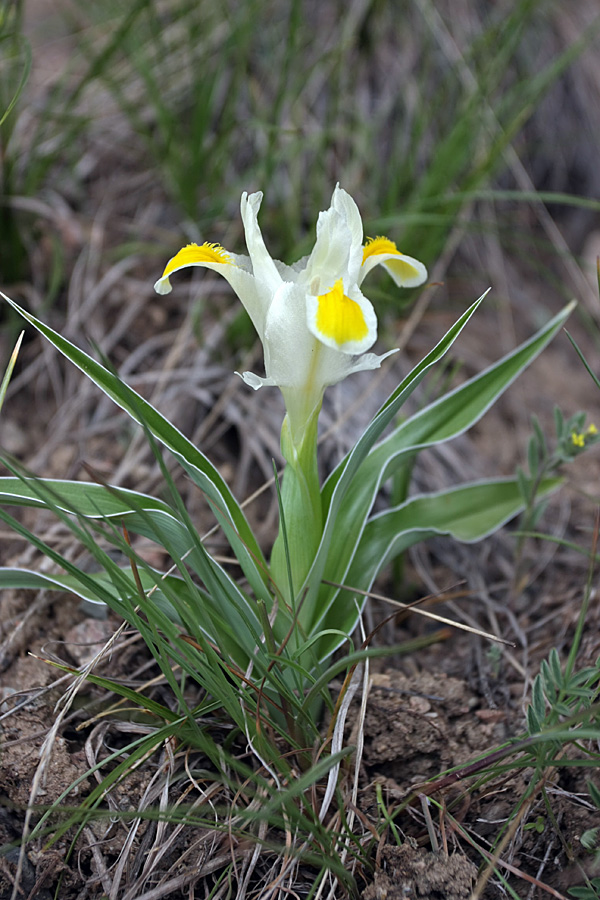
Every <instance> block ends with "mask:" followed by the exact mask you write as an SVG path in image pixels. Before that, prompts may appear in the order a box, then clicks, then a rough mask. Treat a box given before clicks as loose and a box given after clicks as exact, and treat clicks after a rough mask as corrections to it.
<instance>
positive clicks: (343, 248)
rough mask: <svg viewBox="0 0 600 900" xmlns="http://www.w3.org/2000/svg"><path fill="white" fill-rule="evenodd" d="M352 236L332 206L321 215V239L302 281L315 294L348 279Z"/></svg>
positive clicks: (319, 223) (316, 243) (319, 237)
mask: <svg viewBox="0 0 600 900" xmlns="http://www.w3.org/2000/svg"><path fill="white" fill-rule="evenodd" d="M351 246H352V234H351V232H350V228H349V227H348V225H347V224H346V222H345V220H344V218H343V217H342V216H341V215H340V213H339V212H338V211H337V209H333V207H330V208H329V209H327V210H325V212H320V213H319V218H318V220H317V240H316V241H315V246H314V247H313V251H312V253H311V254H310V257H309V259H308V262H307V264H306V269H305V270H304V274H303V276H302V278H300V279H299V280H300V281H304V283H305V284H306V285H307V286H308V288H309V290H310V291H311V293H314V294H320V293H323V291H326V290H328V289H329V288H330V287H331V285H332V284H334V283H335V282H336V281H337V280H338V278H343V277H346V279H347V278H348V263H349V260H350V249H351Z"/></svg>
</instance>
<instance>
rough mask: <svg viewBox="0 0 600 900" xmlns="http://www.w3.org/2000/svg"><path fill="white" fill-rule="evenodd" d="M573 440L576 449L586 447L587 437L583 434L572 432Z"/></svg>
mask: <svg viewBox="0 0 600 900" xmlns="http://www.w3.org/2000/svg"><path fill="white" fill-rule="evenodd" d="M571 440H572V441H573V446H574V447H585V437H584V436H583V435H582V434H577V432H576V431H573V432H571Z"/></svg>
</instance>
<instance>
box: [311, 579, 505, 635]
mask: <svg viewBox="0 0 600 900" xmlns="http://www.w3.org/2000/svg"><path fill="white" fill-rule="evenodd" d="M323 581H324V583H325V584H329V585H331V587H336V588H339V589H340V590H341V591H348V593H350V594H360V595H361V597H369V598H371V599H372V600H382V601H383V602H384V603H390V604H391V605H392V606H395V607H397V608H398V609H400V610H404V611H405V612H415V613H417V614H418V615H420V616H425V618H427V619H433V620H434V621H435V622H441V623H442V624H444V625H451V626H452V627H453V628H458V629H460V630H461V631H468V632H470V633H471V634H476V635H478V636H479V637H482V638H486V640H489V641H495V642H496V643H498V644H508V645H509V646H511V647H512V646H514V644H513V643H512V641H507V640H505V639H504V638H501V637H498V636H497V635H495V634H490V633H489V632H487V631H482V630H481V629H480V628H475V627H474V626H471V625H465V624H464V623H462V622H456V621H454V620H453V619H447V618H446V617H445V616H438V615H437V613H432V612H430V611H429V610H427V609H420V607H419V604H420V603H424V602H426V601H427V600H430V599H431V595H429V596H428V597H423V598H421V599H420V600H415V601H414V603H402V602H401V601H400V600H393V599H392V598H391V597H387V596H386V595H385V594H377V593H375V592H373V591H362V590H360V589H359V588H353V587H351V586H350V585H347V584H339V583H338V582H336V581H327V580H326V579H323ZM457 596H465V592H460V594H450V595H448V596H446V595H445V594H441V595H438V596H437V597H436V600H438V601H443V600H445V599H451V598H455V597H457Z"/></svg>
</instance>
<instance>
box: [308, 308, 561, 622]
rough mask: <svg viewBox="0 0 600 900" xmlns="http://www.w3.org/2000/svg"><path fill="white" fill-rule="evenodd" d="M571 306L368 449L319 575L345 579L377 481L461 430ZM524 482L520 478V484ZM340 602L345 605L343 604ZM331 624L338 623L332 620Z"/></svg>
mask: <svg viewBox="0 0 600 900" xmlns="http://www.w3.org/2000/svg"><path fill="white" fill-rule="evenodd" d="M478 302H479V301H478ZM573 306H574V304H569V305H568V306H566V307H565V308H564V309H563V310H562V311H561V312H560V313H559V314H558V315H557V316H555V317H554V318H553V319H551V320H550V322H548V324H547V325H546V326H545V327H544V328H542V329H541V330H540V331H538V332H537V333H536V334H535V335H533V337H531V338H530V339H529V340H528V341H526V342H525V343H523V344H521V346H520V347H518V348H517V349H516V350H513V351H512V352H511V353H509V354H507V355H506V356H504V357H503V358H502V359H500V360H498V362H496V363H494V364H493V365H491V366H490V367H489V368H488V369H486V370H485V371H484V372H482V373H481V374H479V375H477V376H475V377H474V378H472V379H470V380H469V381H467V382H466V383H465V384H463V385H461V386H460V387H458V388H456V389H455V390H453V391H451V392H450V393H448V394H446V395H445V396H443V397H442V398H440V399H439V400H436V401H435V402H434V403H432V404H430V405H429V406H427V407H426V408H425V409H423V410H421V411H420V412H419V413H417V414H416V415H415V416H413V417H412V418H410V419H408V420H406V421H405V422H402V423H401V424H400V425H398V426H397V428H395V429H394V431H393V432H392V433H391V434H390V435H389V436H388V437H386V438H385V440H383V441H381V443H380V444H378V445H377V446H376V447H374V448H373V449H372V450H371V452H370V453H369V455H368V457H367V459H366V460H364V461H363V462H362V464H361V465H360V468H358V470H357V473H356V477H354V480H353V481H352V484H351V485H350V486H349V487H348V488H347V490H346V493H345V495H344V497H343V499H342V501H341V502H340V503H339V506H338V509H337V515H336V517H335V523H336V528H335V530H334V532H333V534H332V535H331V537H330V544H329V553H328V558H327V563H326V566H325V567H324V570H323V575H322V577H324V578H326V579H327V580H329V581H334V582H338V583H342V582H345V581H346V580H347V572H348V568H349V566H350V564H351V561H352V559H353V556H354V553H355V551H356V547H357V545H358V542H359V541H360V539H361V534H362V532H363V530H364V528H365V526H366V522H367V519H368V516H369V514H370V511H371V508H372V506H373V503H374V500H375V497H376V496H377V493H378V491H379V489H380V487H381V485H382V484H383V483H384V482H385V481H386V480H387V479H388V478H390V477H391V476H392V475H393V474H394V473H395V472H396V471H398V469H399V468H400V467H401V466H403V465H406V462H407V460H411V459H412V458H413V457H414V456H415V455H416V453H418V452H419V451H421V450H423V449H425V448H427V447H431V446H434V445H435V444H440V443H443V442H444V441H447V440H449V439H450V438H453V437H455V436H457V435H459V434H462V433H463V432H464V431H466V430H467V429H468V428H470V427H471V426H472V425H473V424H474V423H475V422H477V421H478V420H479V419H480V418H481V416H482V415H483V414H484V413H485V412H486V411H487V410H488V409H489V408H490V406H491V405H492V404H493V403H494V402H495V400H496V399H497V398H498V397H499V396H500V395H501V394H502V393H503V392H504V391H505V390H506V389H507V387H508V386H509V385H510V384H512V382H513V381H514V380H515V379H516V378H517V377H518V376H519V374H520V373H521V372H522V371H523V370H524V369H525V368H526V367H527V366H528V365H529V364H530V363H531V362H532V361H533V360H534V359H535V358H536V356H538V354H539V353H540V352H541V351H542V350H543V349H544V347H545V346H546V345H547V344H548V343H549V341H550V340H551V339H552V338H553V337H554V336H555V334H556V332H557V331H558V330H559V329H560V328H561V326H562V325H563V323H564V321H565V319H566V318H567V316H568V315H569V314H570V312H571V310H572V309H573ZM386 406H387V405H386ZM386 406H384V407H383V408H384V409H385V408H386ZM387 408H389V406H387ZM336 471H337V470H336ZM344 474H345V472H344ZM334 476H335V473H334ZM334 476H332V479H330V481H331V480H333V479H334ZM330 481H328V482H327V483H326V485H325V486H324V489H323V495H324V502H326V498H327V496H328V493H329V492H330V491H331V488H330ZM524 487H525V485H524V484H523V482H522V480H521V488H522V489H523V488H524ZM525 497H527V494H526V495H525ZM509 518H510V517H509ZM335 598H336V590H335V589H334V588H331V587H329V588H322V589H321V591H320V594H319V600H318V603H316V604H315V610H316V614H317V615H318V617H319V618H318V619H317V622H316V623H315V622H314V621H313V622H311V626H310V627H311V628H312V627H317V625H319V622H320V621H321V620H322V618H323V616H324V615H325V614H326V613H327V610H328V609H329V608H330V606H331V605H332V604H333V603H334V602H335ZM344 607H345V608H346V609H348V605H347V604H346V603H344ZM350 620H351V612H350V611H348V615H347V617H346V621H347V622H348V623H350ZM337 624H338V625H339V624H341V623H340V622H339V621H337ZM319 627H320V625H319ZM351 630H352V629H351Z"/></svg>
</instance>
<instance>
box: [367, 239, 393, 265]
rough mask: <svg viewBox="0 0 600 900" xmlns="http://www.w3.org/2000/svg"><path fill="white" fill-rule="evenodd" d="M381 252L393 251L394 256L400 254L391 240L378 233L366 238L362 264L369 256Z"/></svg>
mask: <svg viewBox="0 0 600 900" xmlns="http://www.w3.org/2000/svg"><path fill="white" fill-rule="evenodd" d="M382 253H393V254H394V255H395V256H402V254H401V253H400V251H399V250H398V248H397V247H396V245H395V243H394V242H393V241H390V239H389V238H386V237H383V236H382V235H379V237H375V238H368V240H367V243H366V244H365V246H364V247H363V265H364V263H365V260H367V259H368V258H369V257H370V256H379V255H380V254H382Z"/></svg>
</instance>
